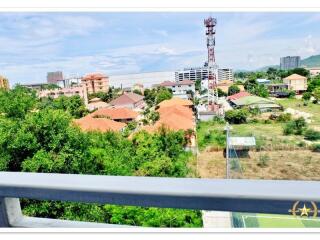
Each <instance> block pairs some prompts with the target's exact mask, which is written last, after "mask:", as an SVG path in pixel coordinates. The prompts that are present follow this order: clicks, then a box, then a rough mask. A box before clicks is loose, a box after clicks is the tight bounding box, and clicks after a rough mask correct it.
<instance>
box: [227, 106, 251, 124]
mask: <svg viewBox="0 0 320 240" xmlns="http://www.w3.org/2000/svg"><path fill="white" fill-rule="evenodd" d="M247 117H248V111H247V110H245V109H236V110H229V111H227V112H226V114H225V116H224V118H225V120H226V121H227V122H229V123H233V124H241V123H245V122H247Z"/></svg>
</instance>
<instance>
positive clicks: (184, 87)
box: [158, 80, 195, 99]
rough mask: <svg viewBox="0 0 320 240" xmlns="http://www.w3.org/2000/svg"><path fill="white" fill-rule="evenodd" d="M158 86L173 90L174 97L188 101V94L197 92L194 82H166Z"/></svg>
mask: <svg viewBox="0 0 320 240" xmlns="http://www.w3.org/2000/svg"><path fill="white" fill-rule="evenodd" d="M158 86H162V87H166V88H169V89H171V91H172V93H173V96H175V97H180V98H183V99H188V98H189V97H188V92H189V91H192V92H195V84H194V81H191V80H183V81H177V82H171V81H165V82H163V83H161V84H159V85H158Z"/></svg>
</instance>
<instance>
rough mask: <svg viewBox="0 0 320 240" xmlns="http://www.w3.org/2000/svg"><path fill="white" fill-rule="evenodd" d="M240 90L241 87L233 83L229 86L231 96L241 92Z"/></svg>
mask: <svg viewBox="0 0 320 240" xmlns="http://www.w3.org/2000/svg"><path fill="white" fill-rule="evenodd" d="M239 92H240V88H239V87H238V86H237V85H235V84H233V85H231V86H230V87H229V88H228V96H231V95H233V94H236V93H239Z"/></svg>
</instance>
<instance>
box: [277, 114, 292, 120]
mask: <svg viewBox="0 0 320 240" xmlns="http://www.w3.org/2000/svg"><path fill="white" fill-rule="evenodd" d="M291 118H292V116H291V113H281V114H280V115H279V116H278V117H277V118H276V120H277V121H278V122H289V121H291Z"/></svg>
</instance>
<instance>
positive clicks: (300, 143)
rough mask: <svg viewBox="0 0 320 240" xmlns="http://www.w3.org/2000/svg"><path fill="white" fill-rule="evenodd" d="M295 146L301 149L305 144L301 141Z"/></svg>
mask: <svg viewBox="0 0 320 240" xmlns="http://www.w3.org/2000/svg"><path fill="white" fill-rule="evenodd" d="M297 146H298V147H301V148H304V147H306V146H307V144H306V142H304V141H301V142H298V143H297Z"/></svg>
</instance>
